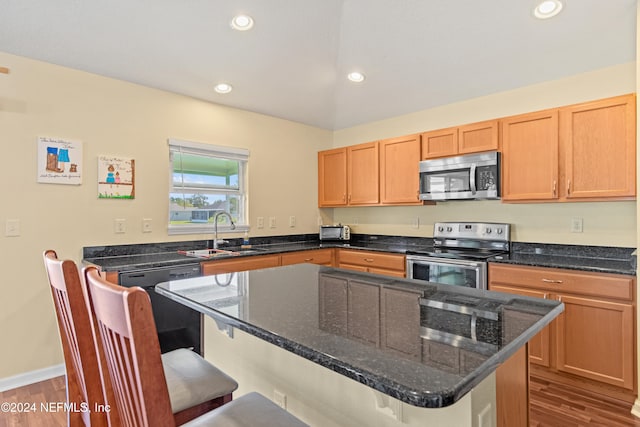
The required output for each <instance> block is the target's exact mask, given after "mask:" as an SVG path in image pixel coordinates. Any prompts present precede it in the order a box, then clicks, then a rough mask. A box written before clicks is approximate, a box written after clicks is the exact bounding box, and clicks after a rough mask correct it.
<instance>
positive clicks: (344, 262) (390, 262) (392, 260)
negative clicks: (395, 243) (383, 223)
mask: <svg viewBox="0 0 640 427" xmlns="http://www.w3.org/2000/svg"><path fill="white" fill-rule="evenodd" d="M405 263H406V261H405V256H404V255H400V254H390V253H385V252H376V251H361V250H356V249H338V253H337V256H336V264H337V266H338V267H339V268H346V269H350V270H357V271H364V272H367V273H377V274H386V275H388V276H395V277H405V275H406V266H405Z"/></svg>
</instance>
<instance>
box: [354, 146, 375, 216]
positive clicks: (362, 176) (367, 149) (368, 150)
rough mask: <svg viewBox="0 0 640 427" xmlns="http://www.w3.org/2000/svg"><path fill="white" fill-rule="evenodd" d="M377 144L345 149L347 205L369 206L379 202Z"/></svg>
mask: <svg viewBox="0 0 640 427" xmlns="http://www.w3.org/2000/svg"><path fill="white" fill-rule="evenodd" d="M379 170H380V169H379V155H378V143H377V142H370V143H366V144H359V145H353V146H350V147H347V188H348V189H349V193H348V197H347V203H348V204H350V205H371V204H378V202H379V201H380V194H379V193H380V191H379V189H380V179H379Z"/></svg>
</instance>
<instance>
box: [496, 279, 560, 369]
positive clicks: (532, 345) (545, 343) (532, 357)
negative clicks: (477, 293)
mask: <svg viewBox="0 0 640 427" xmlns="http://www.w3.org/2000/svg"><path fill="white" fill-rule="evenodd" d="M489 290H490V291H497V292H505V293H508V294H517V295H524V296H527V297H535V298H547V297H548V296H549V294H548V293H546V292H543V291H536V290H533V289H524V288H518V287H510V286H502V285H493V284H489ZM552 324H553V323H552ZM550 328H551V325H549V326H547V327H545V328H544V329H543V330H541V331H540V332H538V333H537V334H536V335H535V336H534V337H533V338H531V339H530V340H529V362H531V363H535V364H536V365H541V366H546V367H549V366H551V352H550V344H551V342H550V336H551V335H550V333H549V329H550Z"/></svg>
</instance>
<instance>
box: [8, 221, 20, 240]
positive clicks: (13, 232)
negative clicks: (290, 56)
mask: <svg viewBox="0 0 640 427" xmlns="http://www.w3.org/2000/svg"><path fill="white" fill-rule="evenodd" d="M4 235H5V236H7V237H18V236H19V235H20V220H19V219H8V220H7V222H5V228H4Z"/></svg>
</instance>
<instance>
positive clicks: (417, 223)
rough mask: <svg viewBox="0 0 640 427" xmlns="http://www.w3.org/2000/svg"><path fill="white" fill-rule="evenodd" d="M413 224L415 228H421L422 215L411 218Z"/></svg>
mask: <svg viewBox="0 0 640 427" xmlns="http://www.w3.org/2000/svg"><path fill="white" fill-rule="evenodd" d="M411 226H412V227H413V228H415V229H418V228H420V217H419V216H417V217H415V218H412V219H411Z"/></svg>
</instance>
